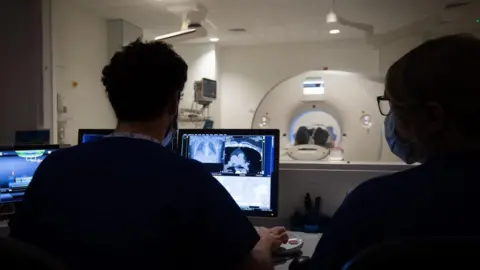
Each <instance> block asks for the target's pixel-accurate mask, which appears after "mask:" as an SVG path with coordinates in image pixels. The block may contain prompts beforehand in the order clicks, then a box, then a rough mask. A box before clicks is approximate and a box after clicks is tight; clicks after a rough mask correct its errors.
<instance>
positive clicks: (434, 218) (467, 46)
mask: <svg viewBox="0 0 480 270" xmlns="http://www.w3.org/2000/svg"><path fill="white" fill-rule="evenodd" d="M479 60H480V40H479V39H478V38H475V37H474V36H470V35H452V36H446V37H441V38H438V39H434V40H430V41H427V42H425V43H423V44H422V45H420V46H419V47H417V48H415V49H413V50H412V51H410V52H409V53H407V54H406V55H405V56H403V57H402V58H401V59H400V60H398V61H397V62H396V63H394V64H393V65H392V66H391V67H390V69H389V70H388V73H387V78H386V85H385V94H384V96H381V97H378V98H377V101H378V106H379V109H380V112H381V114H382V115H384V116H385V136H386V140H387V142H388V145H389V146H390V149H391V151H392V152H393V153H394V154H395V155H396V156H398V157H399V158H400V159H401V160H403V161H404V162H406V163H409V164H412V163H419V165H418V166H414V167H413V168H411V169H409V170H406V171H402V172H398V173H395V174H393V175H388V176H382V177H378V178H375V179H371V180H369V181H366V182H364V183H363V184H361V185H360V186H358V187H357V188H356V189H355V190H354V191H353V192H351V193H350V194H349V196H348V197H347V198H346V199H345V201H344V202H343V204H342V205H341V206H340V208H339V209H338V210H337V212H336V213H335V215H334V218H333V223H332V227H331V228H330V230H329V231H328V232H326V233H325V234H324V235H323V236H322V238H321V240H320V242H319V243H318V245H317V247H316V250H315V253H314V255H313V257H312V261H311V265H312V269H316V270H321V269H341V268H342V267H343V266H344V265H345V264H346V263H347V262H348V261H349V260H351V259H353V258H354V257H355V256H356V255H357V254H359V253H360V252H361V251H363V250H365V249H367V248H368V247H370V246H374V245H376V244H380V243H385V242H402V241H406V240H415V239H426V238H427V239H430V238H444V237H446V238H449V237H455V238H457V237H458V238H473V237H480V230H479V228H480V219H479V218H478V215H477V212H478V210H479V209H480V181H479V180H480V176H479V175H480V171H479V170H478V169H477V168H479V166H480V140H479V139H480V133H479V131H480V126H479V124H478V122H477V121H478V119H480V83H479V81H478V78H479V76H480V64H479Z"/></svg>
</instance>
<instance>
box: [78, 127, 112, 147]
mask: <svg viewBox="0 0 480 270" xmlns="http://www.w3.org/2000/svg"><path fill="white" fill-rule="evenodd" d="M113 131H115V130H114V129H88V128H86V129H79V130H78V138H77V143H78V144H83V142H82V138H83V135H85V134H98V135H105V136H106V135H110V134H112V133H113Z"/></svg>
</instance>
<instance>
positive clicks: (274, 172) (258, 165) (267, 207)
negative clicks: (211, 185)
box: [177, 129, 279, 217]
mask: <svg viewBox="0 0 480 270" xmlns="http://www.w3.org/2000/svg"><path fill="white" fill-rule="evenodd" d="M177 151H178V152H179V154H180V155H182V156H184V157H187V158H191V159H195V160H197V161H200V162H202V163H203V164H204V165H205V167H206V168H207V170H208V171H209V172H210V173H211V174H212V175H213V176H214V177H215V178H216V179H217V180H218V181H219V182H220V183H221V184H222V185H223V186H224V187H225V189H226V190H227V191H228V192H229V193H230V195H231V196H232V197H233V199H234V200H235V201H236V202H237V204H238V205H239V206H240V208H241V209H242V210H243V211H244V213H245V214H246V215H248V216H260V217H276V216H277V214H278V171H279V168H278V167H279V131H278V130H273V129H260V130H254V129H201V130H200V129H180V130H179V131H178V145H177Z"/></svg>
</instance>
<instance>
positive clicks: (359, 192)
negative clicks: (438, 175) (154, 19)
mask: <svg viewBox="0 0 480 270" xmlns="http://www.w3.org/2000/svg"><path fill="white" fill-rule="evenodd" d="M424 170H425V168H424V166H423V165H419V166H414V167H413V168H410V169H407V170H404V171H399V172H395V173H393V174H388V175H383V176H379V177H375V178H372V179H369V180H367V181H365V182H363V183H361V184H360V185H358V186H357V187H356V188H355V189H354V190H353V191H352V192H351V193H350V194H349V197H350V198H355V199H359V198H365V199H366V198H368V200H372V199H373V198H378V197H384V198H388V197H391V196H390V195H392V194H401V193H403V192H408V191H409V190H411V189H412V188H414V187H412V185H415V184H417V185H418V184H420V183H419V182H420V181H421V179H422V177H421V176H422V175H423V171H424Z"/></svg>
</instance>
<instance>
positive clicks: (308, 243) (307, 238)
mask: <svg viewBox="0 0 480 270" xmlns="http://www.w3.org/2000/svg"><path fill="white" fill-rule="evenodd" d="M289 235H290V237H298V238H302V239H303V241H304V242H303V247H302V252H303V256H309V257H311V256H312V255H313V252H314V251H315V247H316V246H317V243H318V241H319V240H320V238H321V237H322V234H311V233H302V232H289ZM290 262H291V260H289V261H286V262H285V263H282V264H278V265H276V266H275V270H288V266H289V265H290Z"/></svg>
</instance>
